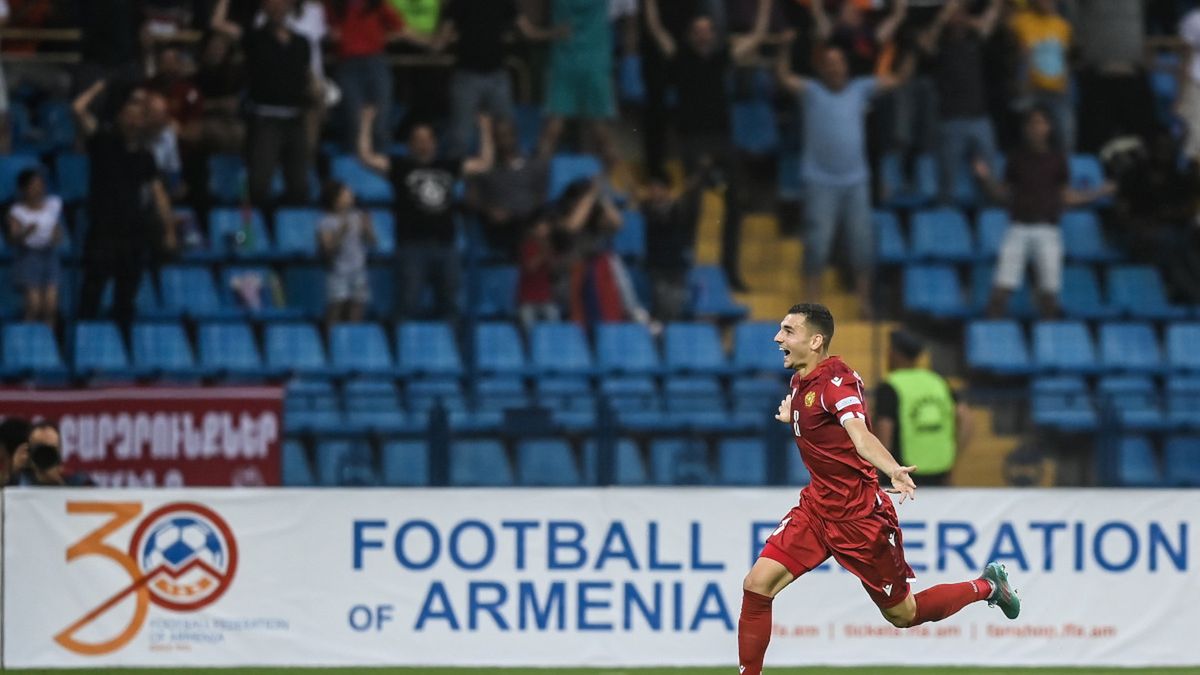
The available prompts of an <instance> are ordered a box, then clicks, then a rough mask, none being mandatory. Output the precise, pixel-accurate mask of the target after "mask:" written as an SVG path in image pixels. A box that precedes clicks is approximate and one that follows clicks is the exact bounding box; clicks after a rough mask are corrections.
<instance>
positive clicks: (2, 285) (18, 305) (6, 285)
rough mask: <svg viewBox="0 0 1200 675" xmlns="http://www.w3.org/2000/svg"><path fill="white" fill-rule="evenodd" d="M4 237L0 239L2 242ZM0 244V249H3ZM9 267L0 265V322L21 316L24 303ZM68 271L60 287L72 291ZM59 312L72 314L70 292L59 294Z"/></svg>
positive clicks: (64, 271)
mask: <svg viewBox="0 0 1200 675" xmlns="http://www.w3.org/2000/svg"><path fill="white" fill-rule="evenodd" d="M3 239H4V237H0V241H3ZM3 246H4V245H3V244H2V243H0V249H2V248H3ZM9 270H10V267H9V266H8V265H6V264H0V320H5V321H8V320H11V319H13V318H14V317H18V316H21V314H22V312H23V311H24V309H23V308H24V305H25V301H24V300H23V299H22V298H21V294H20V289H19V288H17V286H16V284H14V283H13V282H12V278H11V277H10V276H9V275H10V271H9ZM69 272H70V270H63V279H61V280H60V282H59V283H60V285H61V286H62V288H64V289H74V286H73V285H72V284H70V283H68V282H67V278H66V277H67V275H68V273H69ZM60 294H61V295H62V298H60V301H59V302H60V305H61V307H60V311H62V313H63V314H67V315H70V314H71V313H72V312H71V311H70V310H71V307H70V301H69V299H68V298H69V296H71V295H73V293H70V292H65V293H63V292H60Z"/></svg>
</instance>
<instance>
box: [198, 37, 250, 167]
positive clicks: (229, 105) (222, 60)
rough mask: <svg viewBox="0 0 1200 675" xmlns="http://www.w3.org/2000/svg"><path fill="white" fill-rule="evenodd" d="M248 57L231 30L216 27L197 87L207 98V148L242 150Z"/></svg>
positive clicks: (226, 151) (204, 122)
mask: <svg viewBox="0 0 1200 675" xmlns="http://www.w3.org/2000/svg"><path fill="white" fill-rule="evenodd" d="M245 80H246V70H245V60H244V58H243V54H242V51H241V49H239V48H238V45H237V43H236V42H235V41H234V40H233V38H232V37H230V35H229V34H228V33H225V32H220V31H213V32H211V33H209V34H208V36H206V38H205V41H204V42H202V43H201V48H200V66H199V68H198V69H197V72H196V88H197V89H199V90H200V96H201V98H202V100H203V115H202V118H201V145H202V147H203V148H204V150H205V151H206V152H210V153H223V154H241V152H242V150H243V146H244V144H245V139H246V122H245V121H244V120H243V119H242V116H241V114H240V113H241V93H242V89H243V87H244V85H245Z"/></svg>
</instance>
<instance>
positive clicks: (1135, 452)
mask: <svg viewBox="0 0 1200 675" xmlns="http://www.w3.org/2000/svg"><path fill="white" fill-rule="evenodd" d="M1158 445H1159V444H1158V443H1156V442H1155V441H1153V440H1151V439H1150V438H1148V437H1146V436H1137V435H1134V436H1122V437H1121V438H1119V439H1118V440H1117V443H1116V457H1115V461H1114V462H1113V464H1112V469H1111V471H1112V473H1113V474H1114V475H1112V476H1107V477H1105V478H1106V479H1107V480H1106V482H1109V483H1115V484H1117V485H1123V486H1127V487H1170V486H1175V487H1200V436H1194V435H1186V436H1169V437H1167V438H1166V440H1165V441H1163V443H1162V444H1161V449H1160V448H1159V447H1158Z"/></svg>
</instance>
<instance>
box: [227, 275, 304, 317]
mask: <svg viewBox="0 0 1200 675" xmlns="http://www.w3.org/2000/svg"><path fill="white" fill-rule="evenodd" d="M219 279H220V282H219V283H220V288H218V289H217V291H218V295H219V296H220V298H221V304H222V305H223V306H224V307H225V308H226V309H228V310H230V311H236V312H240V313H242V314H245V315H247V316H253V317H257V318H260V319H263V320H267V321H281V320H282V321H287V320H291V321H295V320H297V319H302V318H304V317H305V313H304V312H303V311H301V310H300V309H297V308H294V307H288V306H287V303H286V301H285V299H284V297H283V285H282V283H281V282H280V279H279V276H278V275H277V274H275V272H273V271H271V270H270V269H269V268H267V267H257V266H247V265H231V266H228V267H223V268H222V269H221V273H220V275H219ZM255 289H257V290H255ZM252 302H257V303H258V304H257V307H255V306H254V305H252V304H251V303H252Z"/></svg>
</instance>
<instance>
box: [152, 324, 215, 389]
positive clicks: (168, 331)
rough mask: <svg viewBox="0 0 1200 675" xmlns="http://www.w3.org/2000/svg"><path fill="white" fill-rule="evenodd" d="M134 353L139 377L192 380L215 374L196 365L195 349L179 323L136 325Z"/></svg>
mask: <svg viewBox="0 0 1200 675" xmlns="http://www.w3.org/2000/svg"><path fill="white" fill-rule="evenodd" d="M132 354H133V370H134V372H135V373H136V374H138V375H144V376H153V377H160V378H167V379H175V378H182V379H190V378H197V377H203V376H205V375H209V374H211V373H210V372H209V371H208V369H206V368H201V367H200V366H198V365H196V359H195V357H194V356H193V355H192V346H191V344H190V343H189V342H188V339H187V335H186V334H185V333H184V332H183V326H181V325H179V324H178V323H136V324H134V325H133V350H132Z"/></svg>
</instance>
